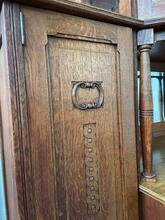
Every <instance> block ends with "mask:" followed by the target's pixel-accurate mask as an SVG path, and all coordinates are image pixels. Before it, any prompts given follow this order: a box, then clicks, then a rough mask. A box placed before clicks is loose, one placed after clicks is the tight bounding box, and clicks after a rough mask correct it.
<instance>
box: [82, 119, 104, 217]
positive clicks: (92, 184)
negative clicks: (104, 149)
mask: <svg viewBox="0 0 165 220" xmlns="http://www.w3.org/2000/svg"><path fill="white" fill-rule="evenodd" d="M83 127H84V147H85V169H86V186H87V189H86V190H87V211H88V214H89V215H94V214H96V213H97V212H99V210H100V195H99V180H98V176H99V174H98V159H97V148H96V146H97V145H96V144H97V143H96V124H94V123H90V124H85V125H84V126H83Z"/></svg>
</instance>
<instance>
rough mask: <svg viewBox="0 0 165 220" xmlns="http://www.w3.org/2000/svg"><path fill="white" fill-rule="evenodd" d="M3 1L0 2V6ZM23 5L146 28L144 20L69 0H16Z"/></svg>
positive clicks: (135, 27) (136, 27)
mask: <svg viewBox="0 0 165 220" xmlns="http://www.w3.org/2000/svg"><path fill="white" fill-rule="evenodd" d="M2 2H3V0H0V4H1V3H2ZM15 2H19V3H22V4H26V5H30V6H37V7H40V8H44V9H51V10H55V11H59V12H63V13H67V14H71V15H76V16H80V17H85V18H89V19H94V20H98V21H102V22H109V23H112V24H118V25H121V26H127V27H132V28H134V29H140V28H144V22H143V21H142V20H139V19H136V18H133V17H126V16H123V15H119V14H117V13H114V12H110V11H107V10H104V9H100V8H97V7H94V6H91V5H87V4H80V3H76V2H72V1H69V0H67V1H66V0H29V1H28V3H27V1H26V0H15Z"/></svg>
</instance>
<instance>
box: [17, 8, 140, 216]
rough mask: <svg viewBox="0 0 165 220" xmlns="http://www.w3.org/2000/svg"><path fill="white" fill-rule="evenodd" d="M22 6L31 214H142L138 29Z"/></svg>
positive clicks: (24, 126)
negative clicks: (137, 101) (135, 79)
mask: <svg viewBox="0 0 165 220" xmlns="http://www.w3.org/2000/svg"><path fill="white" fill-rule="evenodd" d="M23 13H24V17H25V36H26V44H25V46H24V47H23V53H24V65H25V73H24V76H25V88H26V89H25V91H26V95H25V92H24V93H23V94H24V95H25V97H26V99H23V98H22V97H21V98H22V99H21V100H20V104H21V109H23V111H22V114H23V115H22V117H21V118H22V133H23V137H24V139H23V141H24V143H23V154H24V169H25V170H24V172H25V188H26V199H27V210H28V216H29V219H30V220H31V219H35V220H36V219H39V220H41V219H42V220H54V219H58V220H65V219H68V220H87V219H90V220H117V219H120V220H123V219H138V214H137V179H136V176H137V174H136V173H137V171H136V159H135V158H136V150H135V127H134V107H133V106H134V103H133V66H132V65H133V64H132V63H133V57H132V30H131V29H129V28H125V27H120V26H115V25H109V24H106V23H101V22H97V21H92V20H87V19H83V18H78V17H74V16H70V15H65V14H62V13H56V12H52V11H46V10H39V9H34V8H30V7H24V8H23ZM20 91H21V88H20Z"/></svg>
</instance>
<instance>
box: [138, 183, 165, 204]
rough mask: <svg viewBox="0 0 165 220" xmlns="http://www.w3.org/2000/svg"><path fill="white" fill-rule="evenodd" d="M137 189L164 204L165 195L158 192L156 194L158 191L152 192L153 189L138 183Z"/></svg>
mask: <svg viewBox="0 0 165 220" xmlns="http://www.w3.org/2000/svg"><path fill="white" fill-rule="evenodd" d="M139 191H140V192H142V193H144V194H145V195H147V196H150V197H151V198H153V199H155V200H157V201H158V202H161V203H163V204H165V197H164V196H162V195H160V194H158V193H156V192H154V191H152V190H150V189H148V188H146V187H144V186H142V185H139Z"/></svg>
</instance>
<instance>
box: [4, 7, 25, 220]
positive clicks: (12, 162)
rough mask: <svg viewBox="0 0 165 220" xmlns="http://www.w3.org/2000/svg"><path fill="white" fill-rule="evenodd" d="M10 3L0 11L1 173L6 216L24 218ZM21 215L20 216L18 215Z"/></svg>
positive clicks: (12, 218) (12, 219) (14, 219)
mask: <svg viewBox="0 0 165 220" xmlns="http://www.w3.org/2000/svg"><path fill="white" fill-rule="evenodd" d="M10 10H11V7H10V4H8V3H4V4H3V6H2V10H1V28H2V53H3V57H2V60H1V62H2V66H1V74H0V104H1V114H2V115H1V116H2V138H3V152H4V175H5V188H6V201H7V212H8V213H7V214H8V219H10V220H16V219H18V220H19V219H25V217H26V214H25V212H24V195H25V193H24V191H23V188H22V165H23V164H22V163H23V161H22V160H21V159H20V158H21V145H20V139H19V136H20V133H19V128H18V111H17V110H18V109H17V100H16V93H17V92H16V84H15V77H16V75H15V73H16V72H15V71H16V69H15V63H14V39H13V32H12V30H11V25H12V20H11V19H12V16H11V13H10V12H11V11H10ZM21 216H22V218H21Z"/></svg>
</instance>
